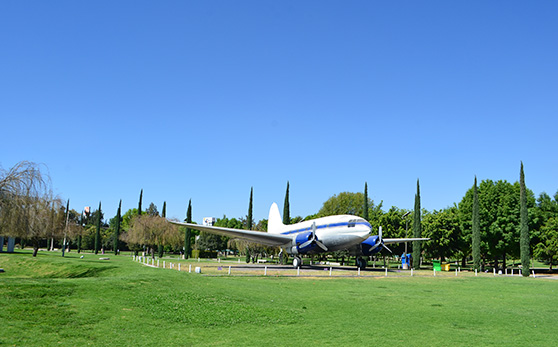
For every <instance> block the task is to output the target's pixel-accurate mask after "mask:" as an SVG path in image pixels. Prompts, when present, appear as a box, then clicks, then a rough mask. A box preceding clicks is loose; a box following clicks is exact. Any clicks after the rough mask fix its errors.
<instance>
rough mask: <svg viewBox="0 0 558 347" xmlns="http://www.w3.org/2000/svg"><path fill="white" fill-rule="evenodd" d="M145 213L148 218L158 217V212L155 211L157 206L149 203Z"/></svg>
mask: <svg viewBox="0 0 558 347" xmlns="http://www.w3.org/2000/svg"><path fill="white" fill-rule="evenodd" d="M145 212H146V213H147V214H148V215H150V216H158V215H159V211H157V206H155V204H154V203H150V204H149V207H148V208H147V210H146V211H145Z"/></svg>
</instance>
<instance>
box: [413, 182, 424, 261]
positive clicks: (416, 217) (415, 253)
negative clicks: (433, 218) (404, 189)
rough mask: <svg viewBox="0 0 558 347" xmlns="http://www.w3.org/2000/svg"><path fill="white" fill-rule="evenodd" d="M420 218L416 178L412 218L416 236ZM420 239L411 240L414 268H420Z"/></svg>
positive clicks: (418, 235)
mask: <svg viewBox="0 0 558 347" xmlns="http://www.w3.org/2000/svg"><path fill="white" fill-rule="evenodd" d="M421 233H422V228H421V218H420V185H419V180H418V179H417V194H416V195H415V211H414V218H413V236H414V237H416V238H418V237H421ZM420 255H421V250H420V241H413V268H414V269H415V270H418V269H420Z"/></svg>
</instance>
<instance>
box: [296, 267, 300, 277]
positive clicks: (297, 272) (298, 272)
mask: <svg viewBox="0 0 558 347" xmlns="http://www.w3.org/2000/svg"><path fill="white" fill-rule="evenodd" d="M296 275H297V276H298V275H300V268H299V267H297V268H296Z"/></svg>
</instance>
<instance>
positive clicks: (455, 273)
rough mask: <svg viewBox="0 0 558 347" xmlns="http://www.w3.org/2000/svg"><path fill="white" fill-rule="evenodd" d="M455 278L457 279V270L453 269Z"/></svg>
mask: <svg viewBox="0 0 558 347" xmlns="http://www.w3.org/2000/svg"><path fill="white" fill-rule="evenodd" d="M455 277H457V269H455Z"/></svg>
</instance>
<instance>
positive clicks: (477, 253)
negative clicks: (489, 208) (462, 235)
mask: <svg viewBox="0 0 558 347" xmlns="http://www.w3.org/2000/svg"><path fill="white" fill-rule="evenodd" d="M472 215H473V216H472V221H471V223H472V227H473V229H472V232H473V244H472V250H473V268H474V269H475V270H477V271H480V270H481V249H480V245H481V237H480V220H479V194H478V189H477V176H475V185H474V186H473V213H472Z"/></svg>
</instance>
